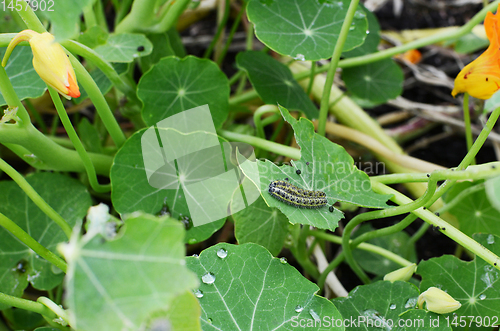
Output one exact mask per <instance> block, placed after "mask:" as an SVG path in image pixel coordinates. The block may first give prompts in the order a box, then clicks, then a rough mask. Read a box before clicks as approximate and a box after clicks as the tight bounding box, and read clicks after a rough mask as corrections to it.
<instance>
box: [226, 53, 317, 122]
mask: <svg viewBox="0 0 500 331" xmlns="http://www.w3.org/2000/svg"><path fill="white" fill-rule="evenodd" d="M236 63H237V65H238V67H239V68H241V69H243V70H245V71H246V72H247V74H248V78H249V79H250V82H251V83H252V85H253V87H254V88H255V90H256V91H257V93H259V96H260V97H261V99H262V100H263V101H264V102H265V103H267V104H270V105H276V104H280V105H283V106H284V107H287V108H289V109H291V110H300V111H301V112H303V113H304V114H305V115H306V116H307V118H310V119H313V118H318V115H319V112H318V109H317V108H316V106H315V105H314V103H313V102H312V101H311V99H310V98H309V97H308V96H307V94H306V92H305V91H304V90H303V89H302V87H301V86H300V85H299V83H297V81H296V80H295V79H294V78H293V75H292V72H291V71H290V69H289V68H288V67H287V66H286V65H284V64H283V63H280V62H279V61H277V60H275V59H273V58H272V57H270V56H269V55H267V54H264V53H262V52H257V51H247V52H240V53H239V54H238V55H237V56H236Z"/></svg>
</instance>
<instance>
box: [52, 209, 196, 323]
mask: <svg viewBox="0 0 500 331" xmlns="http://www.w3.org/2000/svg"><path fill="white" fill-rule="evenodd" d="M88 236H90V237H88ZM183 236H184V229H183V227H182V225H181V224H179V223H178V222H176V221H174V220H172V219H169V218H166V217H163V218H158V217H154V216H152V215H146V214H145V215H139V216H135V217H131V218H129V219H127V220H126V222H125V225H124V228H123V232H122V233H120V234H119V236H118V239H115V240H112V241H106V240H105V239H104V238H102V237H101V236H100V235H95V236H94V237H92V235H91V234H87V235H85V236H83V237H82V238H72V239H71V240H70V243H69V244H68V245H67V246H65V247H64V248H62V249H61V250H62V251H63V252H64V254H65V257H66V259H67V261H68V274H67V277H66V280H65V283H66V303H67V305H68V307H69V309H70V319H71V326H72V327H73V328H74V329H76V330H102V329H105V330H109V331H114V330H116V331H122V330H130V331H132V330H141V329H142V327H143V326H145V325H146V323H147V321H148V319H149V316H150V315H151V314H152V313H153V312H156V311H159V310H165V309H167V308H168V307H169V305H170V304H171V302H172V301H173V300H174V298H175V297H176V296H177V295H179V294H182V293H184V292H185V291H186V290H189V289H191V288H193V287H195V286H196V285H197V283H198V282H197V280H196V278H195V277H194V275H193V274H192V273H191V272H190V271H189V270H188V269H187V268H186V266H185V260H184V256H185V246H184V241H183Z"/></svg>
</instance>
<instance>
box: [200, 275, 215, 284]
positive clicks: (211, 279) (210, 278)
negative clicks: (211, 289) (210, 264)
mask: <svg viewBox="0 0 500 331" xmlns="http://www.w3.org/2000/svg"><path fill="white" fill-rule="evenodd" d="M201 281H202V282H203V283H205V284H213V283H214V282H215V275H214V274H213V273H211V272H207V273H206V274H204V275H203V276H201Z"/></svg>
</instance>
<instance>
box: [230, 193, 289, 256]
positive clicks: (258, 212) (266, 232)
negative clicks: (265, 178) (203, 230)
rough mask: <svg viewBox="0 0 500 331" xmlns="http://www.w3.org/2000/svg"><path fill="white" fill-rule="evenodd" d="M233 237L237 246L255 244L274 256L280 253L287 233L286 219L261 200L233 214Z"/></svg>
mask: <svg viewBox="0 0 500 331" xmlns="http://www.w3.org/2000/svg"><path fill="white" fill-rule="evenodd" d="M233 219H234V235H235V237H236V240H238V243H239V244H244V243H249V242H252V243H256V244H259V245H261V246H263V247H265V248H267V250H268V251H269V252H271V254H272V255H274V256H276V255H278V254H279V253H280V252H281V248H282V247H283V243H284V242H285V238H286V235H287V233H288V224H290V223H289V222H288V219H287V218H286V216H285V215H283V213H282V212H280V211H279V210H278V209H276V208H270V207H268V206H267V205H266V203H265V202H264V200H263V199H262V198H259V199H257V201H255V202H254V203H252V204H251V205H250V206H248V207H247V208H245V209H243V210H241V211H239V212H237V213H236V214H233Z"/></svg>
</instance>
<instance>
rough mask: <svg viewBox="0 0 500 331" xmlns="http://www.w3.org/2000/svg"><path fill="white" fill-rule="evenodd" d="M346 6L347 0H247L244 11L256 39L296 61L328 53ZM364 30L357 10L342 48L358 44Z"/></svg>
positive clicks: (364, 24)
mask: <svg viewBox="0 0 500 331" xmlns="http://www.w3.org/2000/svg"><path fill="white" fill-rule="evenodd" d="M348 7H349V1H348V0H342V1H330V0H327V1H305V0H293V1H274V0H269V1H262V0H250V1H249V2H248V7H247V11H248V19H249V20H250V21H251V22H252V23H253V24H255V34H256V36H257V38H259V39H260V40H261V41H262V42H263V43H264V44H266V45H267V46H268V47H269V48H271V49H273V50H274V51H276V52H278V53H280V54H283V55H288V56H291V57H293V58H295V59H297V60H307V61H317V60H322V59H327V58H329V57H330V56H332V53H333V49H334V47H335V43H336V41H337V39H338V36H339V33H340V28H341V27H342V22H343V21H344V17H345V15H346V12H347V8H348ZM366 29H367V20H366V14H365V13H364V12H363V11H361V10H360V11H358V12H356V14H355V15H354V20H353V24H352V27H351V28H350V29H349V30H350V31H349V34H348V36H347V40H346V42H345V46H344V50H345V51H348V50H350V49H353V48H354V47H356V46H359V45H360V44H362V43H363V41H364V40H365V38H366Z"/></svg>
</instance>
